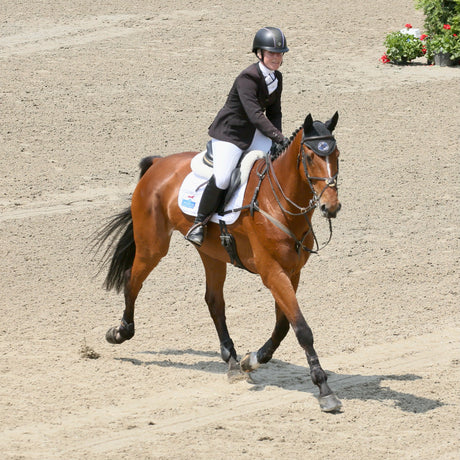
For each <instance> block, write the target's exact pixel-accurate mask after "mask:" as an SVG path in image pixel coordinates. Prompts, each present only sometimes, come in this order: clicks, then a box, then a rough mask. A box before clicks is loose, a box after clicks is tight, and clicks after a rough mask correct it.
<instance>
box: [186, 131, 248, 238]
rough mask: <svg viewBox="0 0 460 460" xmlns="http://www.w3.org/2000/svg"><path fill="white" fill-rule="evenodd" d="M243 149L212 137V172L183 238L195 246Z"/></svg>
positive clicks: (217, 204) (222, 194)
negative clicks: (196, 211) (192, 220)
mask: <svg viewBox="0 0 460 460" xmlns="http://www.w3.org/2000/svg"><path fill="white" fill-rule="evenodd" d="M242 153H243V151H242V150H241V149H240V148H239V147H237V146H236V145H234V144H232V143H230V142H225V141H219V140H217V139H212V154H213V172H214V175H213V176H212V177H211V179H210V180H209V182H208V184H207V185H206V188H205V189H204V191H203V196H202V198H201V201H200V205H199V207H198V214H197V216H196V219H195V224H194V225H193V227H192V228H191V229H190V230H189V231H188V233H187V235H185V238H186V239H187V240H188V241H190V242H192V243H193V244H195V245H197V246H201V245H202V243H203V238H204V226H205V225H206V223H207V220H208V217H210V216H211V215H212V214H214V212H215V211H216V209H217V208H218V207H219V205H220V203H221V201H222V199H223V198H224V195H225V191H226V190H227V188H228V185H229V183H230V177H231V174H232V172H233V170H234V169H235V167H236V165H237V164H238V160H239V159H240V156H241V154H242Z"/></svg>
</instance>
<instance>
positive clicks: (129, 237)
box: [94, 156, 160, 292]
mask: <svg viewBox="0 0 460 460" xmlns="http://www.w3.org/2000/svg"><path fill="white" fill-rule="evenodd" d="M156 158H160V157H158V156H150V157H146V158H143V159H142V160H141V161H140V163H139V168H140V170H141V172H140V177H139V179H140V178H141V177H142V176H143V175H144V174H145V173H146V172H147V170H148V169H149V168H150V166H152V164H153V162H154V160H155V159H156ZM120 235H121V236H120ZM109 239H110V243H109V244H108V246H107V249H106V250H105V252H104V254H103V256H102V260H101V263H100V268H99V273H100V272H101V271H102V269H103V268H105V267H106V266H107V265H109V271H108V273H107V276H106V277H105V281H104V287H105V288H106V289H107V290H108V291H110V290H111V289H115V290H116V291H117V292H120V291H121V290H122V288H123V286H124V281H125V272H126V270H129V269H130V268H131V267H132V266H133V262H134V256H135V254H136V243H135V242H134V233H133V217H132V214H131V207H129V208H127V209H125V210H124V211H123V212H121V213H120V214H117V215H116V216H114V217H113V218H112V220H111V221H110V222H109V223H108V224H106V225H105V226H104V227H102V228H101V229H100V230H99V231H98V232H97V234H96V237H95V238H94V241H95V244H94V247H95V248H96V250H98V249H100V248H101V247H102V246H103V245H104V243H105V242H106V241H107V240H109ZM112 248H113V249H112Z"/></svg>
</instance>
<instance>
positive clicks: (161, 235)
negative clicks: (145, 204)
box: [106, 220, 171, 344]
mask: <svg viewBox="0 0 460 460" xmlns="http://www.w3.org/2000/svg"><path fill="white" fill-rule="evenodd" d="M139 228H140V231H139V233H138V234H137V235H136V254H135V256H134V262H133V266H132V267H131V268H130V269H128V270H126V272H125V274H124V297H125V310H124V312H123V318H122V320H121V323H120V325H118V326H115V327H112V328H110V329H109V330H108V331H107V334H106V339H107V341H108V342H110V343H113V344H119V343H123V342H124V341H125V340H129V339H131V338H132V337H133V336H134V306H135V302H136V299H137V296H138V295H139V291H140V290H141V288H142V284H143V282H144V281H145V279H146V278H147V276H148V275H149V273H150V272H151V271H152V270H153V269H154V268H155V267H156V266H157V265H158V263H159V262H160V260H161V259H162V258H163V257H164V256H165V255H166V254H167V252H168V249H169V242H170V239H171V237H170V235H169V232H167V231H160V230H161V224H160V221H158V220H157V221H156V222H154V221H153V220H147V221H146V222H141V223H140V224H139Z"/></svg>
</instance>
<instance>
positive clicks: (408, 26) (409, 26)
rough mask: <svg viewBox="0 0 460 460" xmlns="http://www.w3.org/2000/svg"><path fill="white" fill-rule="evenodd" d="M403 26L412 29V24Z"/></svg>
mask: <svg viewBox="0 0 460 460" xmlns="http://www.w3.org/2000/svg"><path fill="white" fill-rule="evenodd" d="M404 27H405V28H406V29H412V24H406V25H405V26H404Z"/></svg>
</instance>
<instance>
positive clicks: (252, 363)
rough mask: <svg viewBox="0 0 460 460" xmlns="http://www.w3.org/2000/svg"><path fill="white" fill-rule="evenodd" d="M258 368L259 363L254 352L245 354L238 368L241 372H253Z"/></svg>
mask: <svg viewBox="0 0 460 460" xmlns="http://www.w3.org/2000/svg"><path fill="white" fill-rule="evenodd" d="M259 366H260V363H259V361H257V353H256V352H255V351H252V352H251V353H247V354H246V356H245V357H244V358H243V359H242V360H241V362H240V367H241V370H242V371H243V372H252V371H255V370H256V369H257V368H258V367H259Z"/></svg>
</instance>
